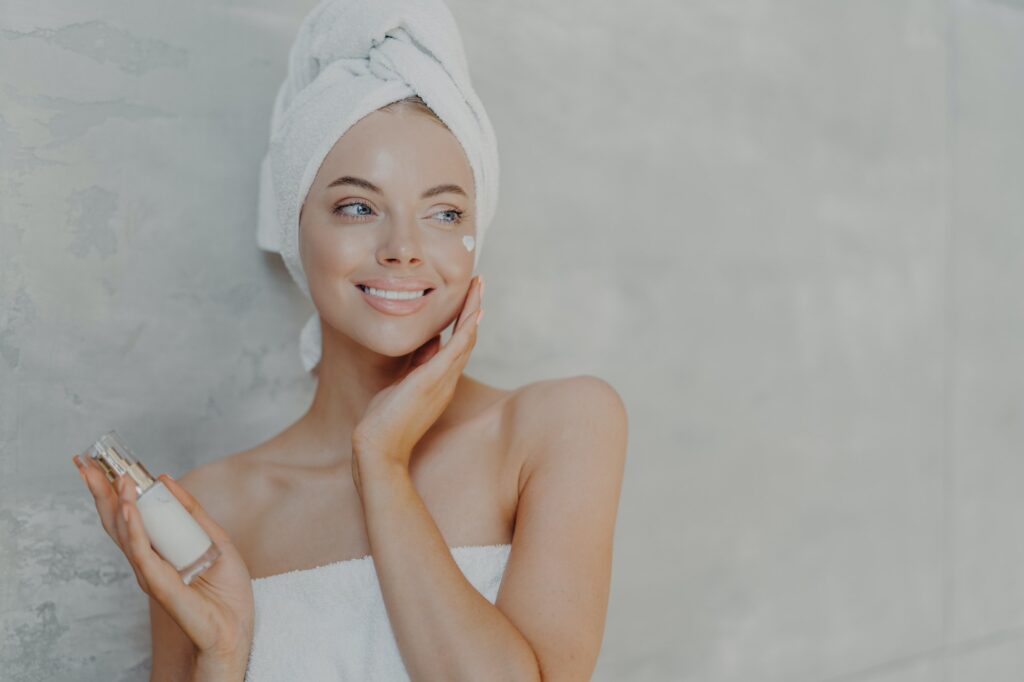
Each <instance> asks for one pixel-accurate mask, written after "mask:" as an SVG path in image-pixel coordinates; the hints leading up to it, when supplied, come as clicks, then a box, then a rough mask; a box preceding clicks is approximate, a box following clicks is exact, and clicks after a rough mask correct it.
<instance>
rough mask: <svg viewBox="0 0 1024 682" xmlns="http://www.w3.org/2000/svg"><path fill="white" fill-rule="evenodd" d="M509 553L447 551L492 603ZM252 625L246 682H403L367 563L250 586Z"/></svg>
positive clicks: (506, 547)
mask: <svg viewBox="0 0 1024 682" xmlns="http://www.w3.org/2000/svg"><path fill="white" fill-rule="evenodd" d="M511 548H512V546H511V545H510V544H502V545H467V546H462V547H453V548H451V553H452V557H453V558H454V559H455V562H456V563H457V564H458V566H459V569H460V570H461V571H462V573H463V575H465V576H466V579H467V580H469V582H470V583H471V584H472V585H473V587H475V588H476V590H477V591H478V592H480V594H482V595H483V596H484V597H486V598H487V600H488V601H490V602H491V603H492V604H493V603H494V602H495V600H496V599H497V596H498V589H499V587H500V586H501V581H502V578H503V577H504V573H505V566H506V564H507V562H508V557H509V553H510V551H511ZM252 586H253V596H254V598H255V605H256V622H255V628H254V631H253V643H252V649H251V650H250V654H249V667H248V670H247V671H246V674H245V682H296V681H297V680H301V681H302V682H408V680H409V674H408V672H407V671H406V669H405V665H404V663H403V662H402V657H401V653H400V652H399V650H398V643H397V641H396V640H395V635H394V631H393V630H392V629H391V623H390V621H389V620H388V615H387V610H386V609H385V606H384V598H383V596H382V593H381V589H380V583H379V582H378V581H377V572H376V570H375V568H374V564H373V558H372V557H369V556H367V557H362V558H360V559H351V560H348V561H340V562H336V563H333V564H327V565H325V566H320V567H318V568H312V569H307V570H298V571H290V572H288V573H281V574H278V575H272V576H266V577H263V578H256V579H255V580H253V581H252Z"/></svg>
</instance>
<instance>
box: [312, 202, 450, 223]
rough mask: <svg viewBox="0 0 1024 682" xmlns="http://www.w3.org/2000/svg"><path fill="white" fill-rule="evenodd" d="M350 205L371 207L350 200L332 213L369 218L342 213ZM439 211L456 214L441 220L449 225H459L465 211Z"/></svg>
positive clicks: (363, 216) (362, 216) (335, 208)
mask: <svg viewBox="0 0 1024 682" xmlns="http://www.w3.org/2000/svg"><path fill="white" fill-rule="evenodd" d="M348 206H366V207H367V208H369V205H368V204H367V203H366V202H365V201H350V202H349V203H347V204H339V205H338V206H335V207H334V209H333V210H332V211H331V213H333V214H335V215H345V216H346V217H348V218H367V217H369V216H366V215H361V216H354V215H347V214H344V213H342V212H341V209H343V208H346V207H348ZM438 213H454V214H455V219H454V220H442V221H441V222H443V223H448V224H449V225H457V224H459V223H461V222H462V214H463V211H460V210H459V209H457V208H449V209H447V210H444V211H438Z"/></svg>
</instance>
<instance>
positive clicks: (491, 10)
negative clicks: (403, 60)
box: [0, 0, 1024, 682]
mask: <svg viewBox="0 0 1024 682" xmlns="http://www.w3.org/2000/svg"><path fill="white" fill-rule="evenodd" d="M313 4H314V0H304V1H302V2H292V3H281V2H271V1H270V0H259V1H255V2H247V3H241V2H227V1H221V2H216V3H207V2H185V3H167V2H124V1H117V0H101V1H98V2H90V3H82V2H72V1H70V0H63V1H56V2H48V3H42V4H41V3H34V2H28V1H27V0H2V4H0V88H2V91H0V104H2V108H0V154H2V157H0V159H2V176H0V202H2V203H0V295H2V303H3V305H2V310H0V679H2V680H4V681H5V682H6V681H11V682H13V681H18V682H30V681H31V682H42V681H44V680H45V681H47V682H50V681H53V680H75V681H81V680H121V681H129V680H144V679H146V676H147V673H146V671H147V670H148V669H149V636H148V621H147V616H146V602H145V596H144V595H143V594H142V593H141V591H140V590H139V589H138V587H137V585H136V584H135V580H134V576H133V574H132V572H131V569H130V567H129V566H128V564H127V561H126V560H125V559H124V557H123V556H122V555H121V554H120V553H119V552H118V550H117V549H116V547H115V546H114V545H113V544H112V543H111V542H110V541H109V539H108V538H107V537H106V535H104V533H103V531H102V528H101V527H100V525H99V522H98V519H97V518H96V515H95V511H94V509H93V507H92V503H91V498H89V497H88V495H87V494H86V492H85V491H84V490H83V488H82V486H81V481H80V480H79V478H78V475H77V474H76V473H75V471H74V469H73V468H72V466H71V464H70V462H69V457H70V455H71V453H72V452H75V451H77V450H79V449H81V448H82V447H84V446H85V445H86V444H87V443H88V442H89V441H90V440H91V439H92V438H94V437H95V436H97V435H99V433H101V432H102V431H104V430H106V429H108V428H118V429H119V430H120V431H121V432H122V433H123V434H124V435H125V437H126V438H127V439H128V440H129V442H131V443H133V444H135V447H136V448H137V450H138V451H139V453H140V455H141V456H143V457H144V458H145V461H146V462H147V464H149V466H150V468H151V469H152V470H154V471H169V472H172V473H176V474H180V473H182V472H183V471H185V470H187V469H189V468H191V467H193V466H195V465H196V464H199V463H202V462H205V461H207V460H209V459H212V458H216V457H220V456H223V455H225V454H228V453H231V452H236V451H238V450H240V449H243V448H246V447H249V446H251V445H253V444H255V443H257V442H259V441H261V440H263V439H265V438H267V437H269V436H270V435H273V434H274V433H276V432H277V431H278V430H279V429H281V428H283V427H284V426H285V425H286V424H288V423H290V422H291V421H292V420H294V419H295V418H297V416H298V415H299V414H301V412H302V411H304V409H305V407H306V406H307V404H308V400H309V399H310V397H311V392H312V388H313V385H312V382H311V381H310V380H309V379H308V378H307V377H306V376H304V375H303V373H302V371H301V367H300V365H299V361H298V356H297V347H296V343H297V333H298V330H299V327H300V325H301V323H302V322H303V321H304V320H305V318H306V315H307V314H308V313H309V312H311V308H310V307H309V304H308V302H306V301H305V299H303V298H302V297H301V295H300V294H299V293H298V291H297V289H295V287H294V285H293V284H292V282H291V280H290V278H289V277H288V276H287V273H286V272H285V270H284V268H283V266H282V265H281V264H280V262H279V260H277V257H276V256H270V255H266V254H263V253H262V252H260V251H259V250H258V249H257V248H256V245H255V242H254V239H255V237H254V229H255V206H256V194H255V192H256V186H257V183H256V181H257V170H258V164H259V160H260V158H261V157H262V155H263V153H264V150H265V145H266V137H267V126H268V121H269V116H270V107H271V104H272V98H273V95H274V93H275V92H276V88H277V85H278V83H279V81H280V78H281V77H282V75H283V71H284V65H285V63H286V58H287V49H288V46H289V44H290V41H291V39H292V37H293V35H294V31H295V29H296V28H297V27H298V24H299V22H300V20H301V18H302V17H303V16H304V15H305V13H306V12H307V11H308V9H309V8H310V7H312V6H313ZM452 9H453V11H454V12H455V15H456V17H457V19H458V21H459V23H460V26H461V27H462V29H463V32H464V39H465V43H466V48H467V51H468V53H469V60H470V64H471V66H472V70H473V73H474V78H475V81H476V85H477V88H478V90H479V92H480V94H481V97H482V98H483V100H484V101H485V102H486V103H487V105H488V109H489V111H490V113H491V116H492V118H493V120H494V124H495V127H496V129H497V132H498V136H499V142H500V145H501V150H500V151H501V155H502V157H501V161H502V171H503V177H502V189H501V199H500V202H499V212H498V217H497V220H496V223H495V225H494V226H493V228H492V230H491V231H490V232H489V233H488V238H487V244H486V245H485V248H484V252H483V254H482V257H481V270H482V271H483V272H484V273H486V277H487V281H488V293H487V295H488V299H489V300H490V302H491V303H490V307H489V308H488V310H489V311H491V312H490V313H489V315H488V316H487V320H488V323H487V324H485V325H483V326H482V327H481V335H480V340H479V343H478V346H477V349H476V351H475V353H474V356H473V360H472V361H471V363H470V366H469V370H468V371H469V373H470V374H473V375H475V376H479V377H480V378H482V379H483V380H485V381H489V382H492V383H495V384H497V385H499V386H504V387H512V386H515V385H519V384H521V383H524V382H527V381H531V380H534V379H540V378H545V377H551V376H562V375H570V374H577V373H593V374H597V375H599V376H602V377H604V378H606V379H608V380H609V381H610V382H612V383H613V384H614V385H615V386H616V387H618V389H619V390H620V393H621V394H622V395H623V397H624V399H625V400H626V402H627V404H628V406H629V409H630V430H631V433H630V457H629V461H628V466H627V471H626V481H625V487H624V491H623V497H622V504H621V510H620V520H619V526H618V529H617V534H616V555H615V565H614V584H613V593H612V600H611V607H610V612H609V619H608V625H607V630H606V638H605V644H604V647H603V650H602V655H601V660H600V663H599V666H598V671H597V674H596V675H595V678H594V679H596V680H601V681H609V682H610V681H618V680H637V681H640V682H646V681H662V680H702V681H704V680H707V681H714V682H740V681H743V682H750V681H752V680H757V681H758V682H783V681H784V682H826V681H827V682H840V681H841V682H933V681H937V680H941V681H943V682H950V681H956V682H979V681H984V682H1009V681H1010V680H1014V681H1019V680H1020V679H1021V678H1022V677H1024V497H1022V495H1021V494H1020V490H1021V483H1022V477H1024V459H1022V458H1021V456H1020V454H1021V451H1022V446H1024V419H1022V411H1024V382H1022V379H1024V358H1022V356H1021V353H1020V352H1019V350H1020V347H1021V342H1022V341H1024V306H1022V305H1021V297H1020V292H1021V291H1022V289H1024V229H1022V218H1024V192H1021V186H1022V178H1024V136H1022V133H1021V130H1022V128H1021V121H1024V68H1022V64H1024V2H1022V1H1021V0H946V1H942V0H846V1H840V0H831V1H828V2H821V1H812V0H802V1H800V0H793V1H788V0H774V1H772V0H741V1H739V2H720V1H719V0H692V1H690V2H685V3H684V2H677V1H675V0H660V1H648V2H636V3H622V2H615V1H613V0H602V1H600V2H597V1H596V0H559V1H558V2H545V1H543V0H529V1H521V2H517V3H497V2H480V1H479V0H453V2H452Z"/></svg>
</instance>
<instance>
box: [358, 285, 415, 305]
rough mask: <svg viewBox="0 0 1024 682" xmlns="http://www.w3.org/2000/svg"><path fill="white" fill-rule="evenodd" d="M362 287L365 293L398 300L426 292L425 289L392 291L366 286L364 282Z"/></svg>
mask: <svg viewBox="0 0 1024 682" xmlns="http://www.w3.org/2000/svg"><path fill="white" fill-rule="evenodd" d="M362 287H363V291H365V292H366V293H368V294H371V295H373V296H380V297H381V298H391V299H397V300H400V301H404V300H408V299H411V298H419V297H420V296H422V295H423V294H425V293H426V290H424V291H392V290H390V289H374V288H373V287H368V286H366V285H365V284H364V285H362Z"/></svg>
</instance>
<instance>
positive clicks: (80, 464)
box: [71, 455, 84, 469]
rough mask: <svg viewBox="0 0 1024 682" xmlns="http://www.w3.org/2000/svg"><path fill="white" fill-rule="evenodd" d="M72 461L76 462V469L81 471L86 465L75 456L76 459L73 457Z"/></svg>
mask: <svg viewBox="0 0 1024 682" xmlns="http://www.w3.org/2000/svg"><path fill="white" fill-rule="evenodd" d="M71 461H72V462H74V463H75V466H76V467H78V468H79V469H81V468H82V467H83V466H84V465H83V464H82V460H80V459H79V458H78V455H75V456H74V457H72V458H71Z"/></svg>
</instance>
